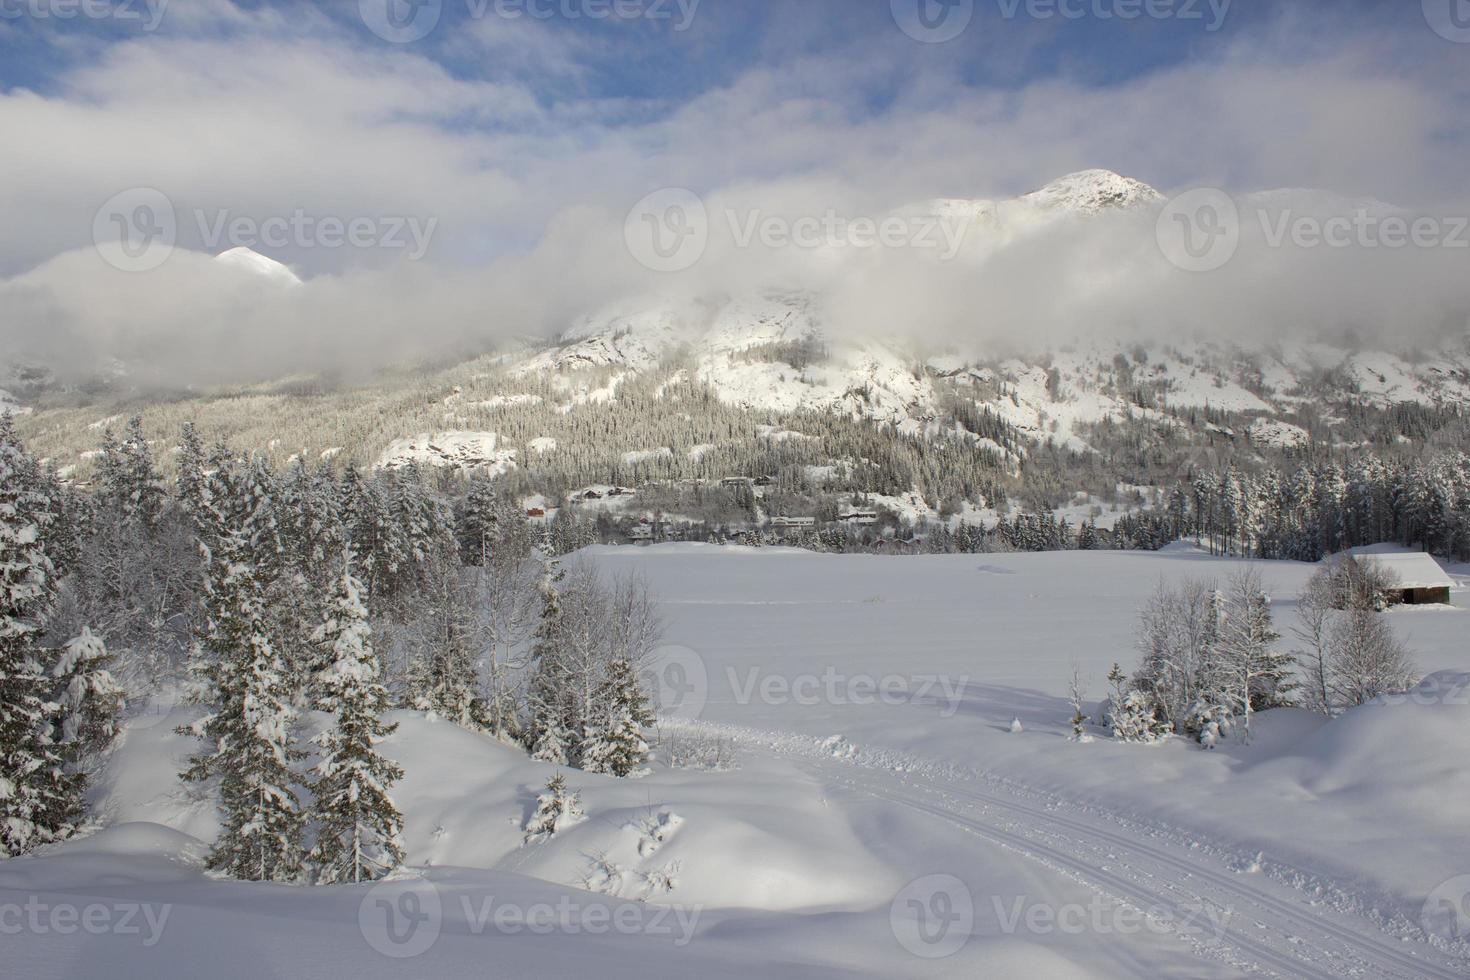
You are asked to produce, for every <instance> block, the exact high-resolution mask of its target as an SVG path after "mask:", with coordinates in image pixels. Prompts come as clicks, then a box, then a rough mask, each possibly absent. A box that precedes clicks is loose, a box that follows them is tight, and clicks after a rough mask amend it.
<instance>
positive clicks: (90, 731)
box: [51, 626, 123, 766]
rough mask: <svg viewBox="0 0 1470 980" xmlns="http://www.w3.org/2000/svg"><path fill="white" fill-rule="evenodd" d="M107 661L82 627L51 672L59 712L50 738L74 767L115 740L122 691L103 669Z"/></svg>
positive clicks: (99, 644) (99, 645) (94, 637)
mask: <svg viewBox="0 0 1470 980" xmlns="http://www.w3.org/2000/svg"><path fill="white" fill-rule="evenodd" d="M111 660H112V657H111V655H110V654H109V653H108V652H107V646H106V644H104V643H103V642H102V640H101V639H100V638H99V637H98V636H97V635H96V634H95V633H93V632H92V631H91V630H90V629H88V628H87V627H85V626H84V627H82V631H81V633H80V634H78V635H77V636H76V638H75V639H73V640H71V641H70V642H68V643H67V644H66V645H65V646H64V647H63V648H62V651H61V656H60V657H58V658H57V660H56V664H55V666H54V667H52V669H51V677H52V679H53V681H54V682H55V685H56V696H55V698H54V700H55V703H56V705H57V707H58V709H59V711H58V714H57V725H56V731H55V733H54V734H53V736H52V738H53V741H55V742H56V743H57V744H58V745H62V746H66V747H67V755H68V757H69V758H70V760H71V762H72V764H73V765H74V766H75V765H80V764H81V763H83V762H84V761H85V760H86V759H88V758H90V757H92V756H95V755H97V754H98V753H101V752H103V751H105V750H106V749H107V748H108V747H109V746H110V745H111V744H112V742H113V739H115V738H116V737H117V731H118V728H117V714H118V712H119V711H120V710H121V709H122V700H123V691H122V688H121V687H120V686H118V683H117V682H116V681H115V680H113V677H112V673H111V672H110V671H109V670H108V669H107V664H108V663H109V662H110V661H111Z"/></svg>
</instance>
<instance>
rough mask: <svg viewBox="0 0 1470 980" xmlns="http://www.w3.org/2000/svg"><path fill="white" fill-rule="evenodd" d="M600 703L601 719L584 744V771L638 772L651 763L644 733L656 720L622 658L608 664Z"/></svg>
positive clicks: (632, 671)
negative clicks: (646, 763)
mask: <svg viewBox="0 0 1470 980" xmlns="http://www.w3.org/2000/svg"><path fill="white" fill-rule="evenodd" d="M597 701H598V704H599V706H600V708H601V712H600V713H601V718H600V719H598V721H597V722H596V723H594V724H592V725H590V726H588V732H587V736H586V738H585V739H584V741H583V743H582V751H581V757H582V768H583V769H585V770H587V771H588V772H601V773H607V774H608V775H611V776H628V775H631V774H633V773H635V772H638V771H639V770H640V769H641V768H642V767H643V764H644V763H645V762H647V761H648V743H647V742H646V741H644V738H643V730H644V729H645V728H647V727H648V726H650V725H652V724H653V722H654V718H653V711H652V709H651V708H650V707H649V703H648V698H647V696H646V695H645V694H644V693H643V688H642V686H641V685H640V684H639V680H638V674H637V672H636V671H634V670H633V665H632V664H630V663H629V662H628V661H627V660H624V659H621V658H620V659H618V660H614V661H613V662H612V663H611V664H609V665H608V669H607V678H606V680H605V681H604V682H603V683H602V685H601V687H600V688H599V689H598V697H597Z"/></svg>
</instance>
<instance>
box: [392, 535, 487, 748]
mask: <svg viewBox="0 0 1470 980" xmlns="http://www.w3.org/2000/svg"><path fill="white" fill-rule="evenodd" d="M461 572H462V570H461V569H460V567H459V565H458V564H457V563H456V562H455V561H454V559H453V557H452V556H451V555H450V554H448V553H443V554H441V555H440V556H439V557H438V558H436V559H435V560H433V561H432V562H429V563H427V566H426V568H425V570H424V573H423V574H424V579H423V585H422V589H421V590H420V592H419V595H418V599H417V609H416V612H417V615H416V616H415V618H414V621H413V622H412V623H411V624H410V628H409V630H408V644H409V647H410V656H411V660H410V663H409V672H408V703H409V705H410V706H411V707H413V708H414V709H416V710H418V711H433V712H435V713H437V714H439V715H440V716H442V717H444V718H446V719H448V720H449V721H452V722H454V723H455V724H456V725H459V726H460V727H462V728H467V729H470V730H472V731H483V730H484V729H485V728H486V727H487V726H488V725H489V717H488V709H487V706H486V704H485V700H484V698H482V697H481V696H480V665H479V659H480V656H479V654H480V649H481V640H482V638H481V635H480V634H481V629H480V624H479V610H478V609H477V608H476V604H475V595H474V593H473V592H472V582H470V581H469V580H466V579H465V578H464V577H463V575H462V574H461Z"/></svg>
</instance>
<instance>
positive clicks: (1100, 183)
mask: <svg viewBox="0 0 1470 980" xmlns="http://www.w3.org/2000/svg"><path fill="white" fill-rule="evenodd" d="M1162 198H1163V195H1162V194H1160V193H1159V192H1158V191H1156V190H1154V189H1153V188H1152V187H1150V186H1148V185H1147V184H1145V183H1144V182H1143V181H1141V180H1134V179H1133V178H1132V177H1124V176H1122V175H1121V174H1116V173H1114V172H1113V171H1111V170H1079V171H1077V172H1076V173H1072V174H1067V175H1066V176H1065V177H1058V178H1057V179H1056V180H1054V181H1052V182H1051V183H1049V184H1047V185H1046V186H1045V187H1043V188H1041V189H1040V190H1036V191H1032V192H1031V193H1029V194H1026V195H1024V196H1023V197H1022V198H1021V200H1023V201H1025V202H1026V203H1028V204H1030V205H1031V206H1032V207H1035V208H1039V209H1041V210H1045V211H1075V212H1079V213H1081V214H1095V213H1097V212H1099V211H1104V210H1108V209H1111V208H1131V207H1136V206H1138V205H1140V204H1149V203H1151V202H1153V201H1158V200H1161V199H1162Z"/></svg>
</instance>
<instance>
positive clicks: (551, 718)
mask: <svg viewBox="0 0 1470 980" xmlns="http://www.w3.org/2000/svg"><path fill="white" fill-rule="evenodd" d="M540 561H541V581H540V582H539V583H538V585H537V591H538V592H539V593H540V596H541V622H540V623H539V624H538V625H537V627H536V632H535V635H534V638H533V641H532V648H531V657H532V669H531V677H530V681H529V686H528V690H527V706H528V709H529V712H530V718H529V720H528V723H527V724H526V725H525V726H523V730H524V732H525V733H526V748H527V749H529V750H530V752H531V755H532V757H533V758H536V759H540V760H541V761H543V762H550V763H553V764H555V765H562V766H564V765H567V763H568V762H569V761H570V760H569V754H570V750H571V748H572V746H571V739H572V733H571V732H570V731H569V729H568V725H567V721H568V712H569V705H568V701H569V700H570V695H571V682H570V678H569V677H568V676H567V669H566V664H565V662H564V657H563V653H564V651H563V649H562V646H563V639H564V638H563V636H562V632H563V622H562V600H561V581H562V576H563V572H562V570H561V569H560V568H559V567H558V563H557V560H556V559H555V558H554V557H552V556H551V555H548V554H542V555H541V556H540Z"/></svg>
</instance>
